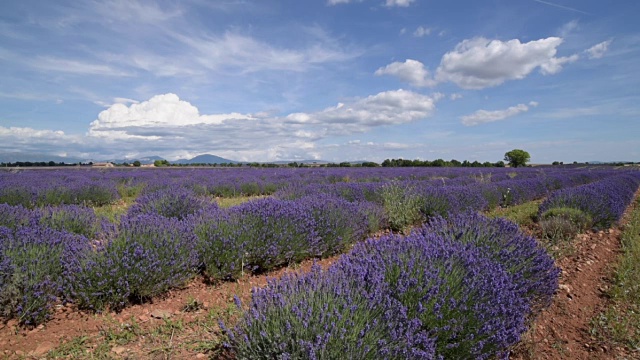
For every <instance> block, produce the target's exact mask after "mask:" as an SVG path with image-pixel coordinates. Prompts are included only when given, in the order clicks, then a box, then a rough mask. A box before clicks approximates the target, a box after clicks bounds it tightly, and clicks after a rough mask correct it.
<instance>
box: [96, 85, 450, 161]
mask: <svg viewBox="0 0 640 360" xmlns="http://www.w3.org/2000/svg"><path fill="white" fill-rule="evenodd" d="M441 97H442V95H441V94H433V95H430V96H427V95H422V94H418V93H414V92H411V91H407V90H402V89H400V90H393V91H385V92H381V93H378V94H374V95H371V96H367V97H364V98H358V99H353V100H351V101H345V103H338V104H337V105H336V106H333V107H330V108H326V109H324V110H320V111H317V112H299V113H291V114H288V115H283V116H277V115H274V114H241V113H228V114H201V113H200V112H199V110H198V108H197V107H196V106H194V105H193V104H191V103H189V102H188V101H185V100H182V99H180V98H179V97H178V96H177V95H175V94H171V93H170V94H162V95H156V96H153V97H152V98H150V99H149V100H146V101H142V102H139V103H135V102H131V101H129V102H127V103H117V102H116V103H114V104H112V105H111V106H109V107H108V108H107V109H105V110H104V111H102V112H100V114H99V115H98V118H97V119H96V120H95V121H93V122H92V123H91V124H90V127H89V130H88V133H87V136H86V137H84V139H85V145H86V144H91V146H92V147H93V148H94V151H95V152H97V153H100V154H101V156H102V157H103V158H104V156H107V154H111V153H114V154H116V153H117V154H122V153H126V154H136V153H137V152H139V151H140V150H141V149H144V151H145V152H146V153H147V154H159V155H160V156H165V157H166V158H168V159H170V160H174V159H176V158H178V157H179V156H180V155H179V154H183V156H186V154H201V153H206V152H210V153H215V154H216V155H219V156H223V157H227V158H231V159H236V160H241V161H256V160H259V161H266V160H279V159H298V158H301V157H306V158H315V156H319V154H320V153H318V151H317V145H316V144H317V141H318V140H321V139H325V138H327V136H330V135H336V134H337V135H349V134H356V133H363V132H367V131H369V130H371V129H372V128H375V127H379V126H389V125H396V124H403V123H407V122H412V121H419V120H422V119H424V118H427V117H429V116H430V115H431V114H432V113H433V111H434V110H435V103H436V102H437V101H438V100H439V99H440V98H441ZM118 100H120V101H121V102H124V100H123V99H118ZM127 100H130V99H127ZM114 156H116V155H114Z"/></svg>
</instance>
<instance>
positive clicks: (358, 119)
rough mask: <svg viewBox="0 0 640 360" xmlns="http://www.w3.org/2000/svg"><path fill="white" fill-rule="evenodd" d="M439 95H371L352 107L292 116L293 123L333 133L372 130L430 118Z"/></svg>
mask: <svg viewBox="0 0 640 360" xmlns="http://www.w3.org/2000/svg"><path fill="white" fill-rule="evenodd" d="M436 101H437V98H436V97H435V96H427V95H422V94H418V93H414V92H412V91H407V90H402V89H399V90H392V91H385V92H381V93H378V94H376V95H371V96H368V97H366V98H364V99H360V100H357V101H354V102H353V103H350V104H343V103H339V104H338V105H337V106H335V107H331V108H327V109H325V110H322V111H319V112H316V113H294V114H289V115H288V116H287V117H286V120H287V121H288V122H290V123H292V124H321V125H323V126H329V125H330V127H331V129H330V132H332V133H338V134H341V133H345V132H346V133H357V132H365V131H367V130H369V128H371V127H376V126H382V125H397V124H404V123H408V122H413V121H417V120H421V119H424V118H426V117H429V116H430V115H431V114H432V113H433V111H434V110H435V103H436Z"/></svg>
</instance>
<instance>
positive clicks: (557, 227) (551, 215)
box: [539, 207, 593, 243]
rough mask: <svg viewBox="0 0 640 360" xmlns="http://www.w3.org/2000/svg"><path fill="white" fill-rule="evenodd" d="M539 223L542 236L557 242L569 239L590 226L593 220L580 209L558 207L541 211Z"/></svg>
mask: <svg viewBox="0 0 640 360" xmlns="http://www.w3.org/2000/svg"><path fill="white" fill-rule="evenodd" d="M539 225H540V231H541V234H542V237H543V238H544V239H547V240H551V241H552V242H554V243H557V242H559V241H570V240H572V239H573V237H574V236H576V235H577V234H579V233H581V232H583V231H585V230H587V229H589V228H591V226H592V225H593V220H592V219H591V216H589V215H588V214H586V213H585V212H583V211H581V210H578V209H574V208H567V207H559V208H552V209H549V210H547V211H545V212H544V213H542V215H540V221H539Z"/></svg>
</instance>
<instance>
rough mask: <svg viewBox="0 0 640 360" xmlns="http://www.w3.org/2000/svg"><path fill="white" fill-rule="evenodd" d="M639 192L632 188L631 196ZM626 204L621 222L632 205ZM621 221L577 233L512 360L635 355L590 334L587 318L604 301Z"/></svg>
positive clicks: (617, 243)
mask: <svg viewBox="0 0 640 360" xmlns="http://www.w3.org/2000/svg"><path fill="white" fill-rule="evenodd" d="M639 195H640V191H639V192H638V193H636V197H635V198H636V199H637V198H638V196H639ZM633 204H634V205H632V206H630V207H629V208H628V209H627V211H626V212H625V215H624V216H623V219H622V221H621V224H624V223H626V221H627V219H628V218H629V214H630V213H631V211H632V209H633V208H634V206H635V204H636V201H634V202H633ZM620 228H621V226H618V227H615V228H612V229H609V230H605V231H598V232H588V233H586V234H580V235H578V236H577V237H576V239H575V240H574V246H573V250H572V251H570V252H569V253H568V254H566V255H565V256H563V257H562V258H561V259H559V260H558V261H557V264H558V266H559V267H560V268H561V269H562V275H561V277H560V286H559V289H558V291H557V292H556V295H555V297H554V300H553V304H552V305H551V306H550V307H549V308H548V309H546V310H545V311H543V312H542V314H540V315H539V316H538V318H537V319H536V320H535V323H534V325H533V326H532V329H531V330H530V331H529V333H528V334H526V336H525V338H524V339H523V342H522V343H521V344H520V345H519V346H518V347H517V349H516V350H515V351H514V353H515V354H514V355H513V356H512V357H511V358H512V359H523V360H530V359H531V360H533V359H535V360H546V359H635V358H640V356H639V354H631V353H630V352H629V351H627V350H626V349H623V348H619V347H613V348H612V347H610V346H609V345H608V344H604V343H601V342H599V341H598V339H596V338H595V337H594V336H593V335H592V334H591V329H592V324H591V320H592V319H593V318H594V317H595V316H596V315H597V314H599V313H600V312H601V311H603V310H604V309H605V308H606V306H607V305H608V298H607V295H606V293H607V290H608V289H609V286H610V284H611V278H610V277H611V276H612V274H613V271H614V266H615V263H616V261H617V258H618V255H619V254H620V250H621V245H620V233H621V230H620Z"/></svg>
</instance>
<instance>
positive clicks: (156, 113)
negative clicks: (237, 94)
mask: <svg viewBox="0 0 640 360" xmlns="http://www.w3.org/2000/svg"><path fill="white" fill-rule="evenodd" d="M251 118H252V117H251V116H250V115H244V114H239V113H231V114H217V115H200V113H199V112H198V109H197V108H196V107H195V106H193V105H191V104H190V103H189V102H187V101H183V100H180V98H178V96H177V95H175V94H164V95H156V96H154V97H152V98H151V99H149V100H148V101H144V102H141V103H135V102H134V103H133V104H131V106H127V105H125V104H124V103H122V102H117V103H116V104H114V105H112V106H111V107H109V108H108V109H107V110H104V111H102V112H100V114H99V115H98V119H97V120H95V121H93V122H92V123H91V125H90V128H89V135H90V136H97V137H102V136H106V137H124V138H130V137H136V138H140V137H142V138H144V137H150V139H154V140H155V139H157V136H156V135H144V134H138V135H133V134H131V133H129V132H127V130H126V129H128V128H157V127H163V128H175V127H182V126H189V125H199V124H218V125H219V124H222V123H223V122H224V121H226V120H231V119H234V120H247V119H251ZM146 133H147V134H150V132H146Z"/></svg>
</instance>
